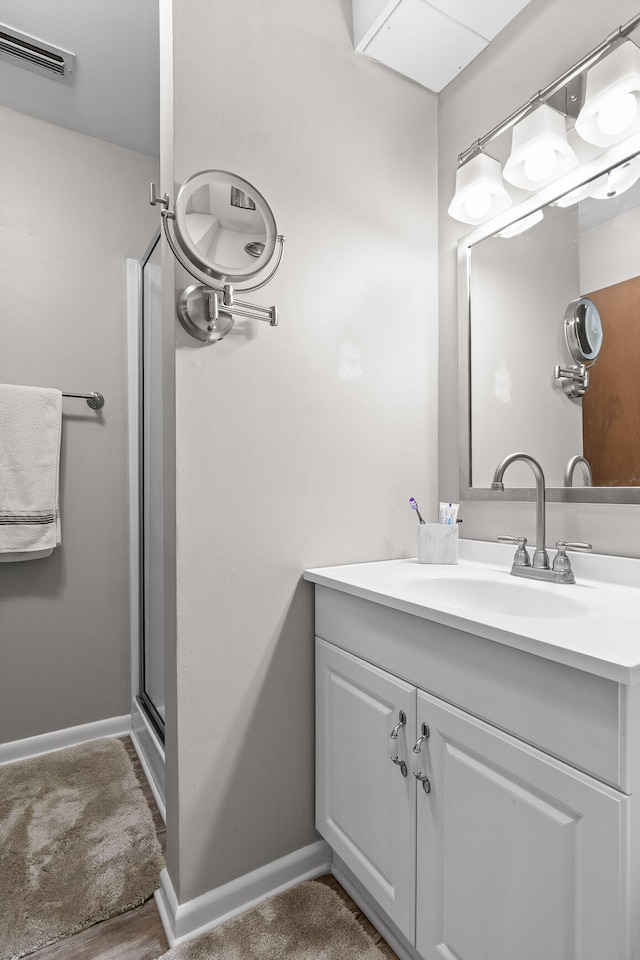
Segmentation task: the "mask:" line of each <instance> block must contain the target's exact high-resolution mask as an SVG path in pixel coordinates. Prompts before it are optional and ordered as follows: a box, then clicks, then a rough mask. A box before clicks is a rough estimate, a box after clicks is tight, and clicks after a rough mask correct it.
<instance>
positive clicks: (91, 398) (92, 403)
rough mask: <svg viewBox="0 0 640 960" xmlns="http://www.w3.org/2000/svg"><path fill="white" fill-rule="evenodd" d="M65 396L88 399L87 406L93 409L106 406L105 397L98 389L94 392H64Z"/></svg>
mask: <svg viewBox="0 0 640 960" xmlns="http://www.w3.org/2000/svg"><path fill="white" fill-rule="evenodd" d="M62 396H63V397H77V398H78V399H80V400H86V401H87V406H89V407H91V409H92V410H101V409H102V408H103V407H104V397H103V396H102V394H101V393H98V391H97V390H94V391H93V393H63V394H62Z"/></svg>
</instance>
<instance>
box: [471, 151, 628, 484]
mask: <svg viewBox="0 0 640 960" xmlns="http://www.w3.org/2000/svg"><path fill="white" fill-rule="evenodd" d="M632 174H633V176H632ZM616 183H618V184H621V187H620V188H619V189H617V188H616V186H615V185H616ZM603 185H604V186H603ZM605 188H606V189H605ZM525 220H526V221H527V223H526V224H525V223H524V221H525ZM523 226H524V227H525V229H521V228H522V227H523ZM526 227H529V229H526ZM518 231H520V232H518ZM639 231H640V136H639V135H637V134H636V135H634V136H633V137H632V138H630V139H629V140H628V141H626V142H625V143H622V144H618V145H617V146H616V147H614V148H611V149H610V150H609V151H607V152H605V153H602V154H601V155H600V156H599V157H597V158H596V159H595V160H592V161H590V162H589V163H588V164H586V165H585V166H583V168H582V169H581V170H580V169H578V170H575V171H573V172H572V173H570V174H568V175H567V176H565V177H564V178H563V179H562V180H561V181H559V182H558V183H557V184H552V185H550V186H547V187H545V188H544V189H541V190H540V191H539V192H538V193H537V194H533V195H532V196H529V197H527V198H526V199H525V200H523V201H522V202H520V203H519V204H517V205H515V206H513V207H511V208H510V209H509V210H508V211H505V212H503V213H501V214H500V215H499V216H498V217H496V218H494V220H493V221H491V222H490V223H488V224H484V225H483V226H481V227H478V228H477V229H475V230H474V231H473V232H472V233H470V234H469V235H468V236H467V237H464V238H463V239H462V240H460V242H459V244H458V266H459V271H458V277H459V301H458V302H459V321H460V327H459V330H460V337H459V346H460V398H461V408H460V409H461V425H460V426H461V430H460V435H461V448H460V471H461V474H460V481H461V492H460V496H461V498H463V499H483V500H491V499H496V498H497V497H498V496H500V497H501V498H502V499H504V498H505V497H506V498H508V499H512V500H531V499H533V496H534V493H533V490H532V489H531V488H530V486H529V484H530V478H529V477H528V476H527V475H526V473H522V474H520V475H519V474H518V471H517V469H515V468H514V472H513V476H512V477H511V478H510V479H511V486H510V487H507V486H505V491H504V493H503V494H496V493H494V492H492V491H491V489H490V488H491V478H492V475H493V471H494V469H495V466H496V464H497V463H499V462H500V460H501V459H502V457H504V456H505V454H507V453H509V451H510V450H514V449H526V450H527V451H529V452H530V453H531V455H532V456H535V457H536V459H537V460H539V462H540V463H542V465H543V467H544V471H545V476H546V477H547V479H548V490H547V495H548V499H549V500H551V501H554V500H555V501H568V502H617V503H640V377H638V365H639V364H640V262H639V261H638V258H637V253H636V250H637V240H636V238H637V236H638V232H639ZM567 304H569V307H567ZM581 304H582V308H581V306H580V305H581ZM588 304H591V305H592V307H593V309H591V308H590V307H588ZM565 311H566V312H567V317H569V314H571V315H572V316H574V321H573V322H572V321H571V317H569V321H567V319H566V317H565ZM580 317H582V320H583V321H584V323H583V324H582V326H580ZM596 318H597V319H596ZM563 319H564V323H563ZM565 335H566V340H565ZM585 336H586V339H585ZM587 341H589V342H587ZM572 348H573V349H572ZM567 350H569V353H570V354H571V356H572V358H573V360H574V361H575V364H573V365H571V364H569V365H567V366H564V365H563V366H559V365H558V361H559V360H560V359H561V358H562V357H563V356H565V355H566V351H567ZM585 351H586V352H585ZM596 356H597V358H598V359H597V363H596V364H595V366H592V364H593V361H594V360H595V357H596ZM580 366H582V368H583V370H584V373H586V374H587V378H586V385H587V386H588V390H586V392H585V390H582V392H580V389H579V386H580V385H579V383H578V384H577V386H578V389H577V390H576V391H575V396H574V397H573V399H572V401H571V402H568V401H567V395H571V390H570V389H569V390H567V389H565V388H566V387H567V385H568V384H567V380H568V377H566V376H565V377H562V374H563V373H564V374H565V375H566V374H567V373H568V372H569V371H570V370H571V369H573V371H574V372H576V371H577V373H578V374H579V373H580V371H579V370H578V368H579V367H580ZM554 374H561V376H560V378H559V379H556V377H555V376H554ZM578 379H579V377H578ZM563 381H564V382H563ZM583 385H584V381H583ZM576 458H578V459H579V460H582V459H583V458H584V459H586V460H587V461H588V463H589V464H590V466H591V468H592V472H593V479H592V483H593V486H588V485H578V484H588V476H587V471H586V470H585V471H573V470H570V471H567V467H568V466H569V464H572V463H575V461H576ZM567 473H569V475H570V476H571V478H572V479H571V481H570V482H571V483H575V484H576V486H565V485H564V484H565V482H566V476H567Z"/></svg>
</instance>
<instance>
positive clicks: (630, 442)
mask: <svg viewBox="0 0 640 960" xmlns="http://www.w3.org/2000/svg"><path fill="white" fill-rule="evenodd" d="M586 296H588V297H589V298H590V299H591V300H593V302H594V303H595V305H596V307H597V308H598V311H599V313H600V317H601V319H602V329H603V340H602V350H601V351H600V355H599V357H598V359H597V362H596V364H595V366H594V367H593V368H592V369H591V370H590V372H589V376H590V385H589V389H588V390H587V392H586V393H585V395H584V397H583V398H582V437H583V452H584V456H585V457H586V458H587V460H588V461H589V463H590V464H591V470H592V472H593V485H594V486H595V487H637V486H640V277H634V278H633V279H632V280H625V281H624V282H622V283H616V284H614V285H613V286H611V287H604V288H603V289H602V290H596V291H595V292H594V293H588V294H586Z"/></svg>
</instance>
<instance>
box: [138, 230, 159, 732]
mask: <svg viewBox="0 0 640 960" xmlns="http://www.w3.org/2000/svg"><path fill="white" fill-rule="evenodd" d="M161 310H162V302H161V274H160V242H159V240H158V241H157V242H156V243H155V245H154V246H153V247H152V249H151V251H150V252H149V254H148V255H147V257H146V259H145V260H144V261H143V263H142V311H141V322H142V330H141V337H140V342H141V346H142V351H141V354H142V355H141V364H140V365H141V370H140V408H141V410H140V413H141V447H142V449H141V451H140V453H141V456H140V520H141V530H140V547H141V550H140V601H141V602H140V619H141V623H140V690H139V696H138V698H139V701H140V703H141V705H142V707H143V708H144V710H145V713H146V714H147V717H148V718H149V720H150V721H151V723H152V724H153V726H154V727H155V729H156V731H157V733H158V734H159V736H160V737H161V739H162V740H164V719H165V700H164V531H163V479H162V447H163V436H162V355H161V346H160V339H161V338H160V336H159V332H160V330H161V323H162V318H161Z"/></svg>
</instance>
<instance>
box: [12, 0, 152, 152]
mask: <svg viewBox="0 0 640 960" xmlns="http://www.w3.org/2000/svg"><path fill="white" fill-rule="evenodd" d="M0 23H2V24H5V25H6V26H9V27H15V29H16V30H20V31H22V32H23V33H28V34H30V35H31V36H35V37H37V38H38V39H39V40H43V41H45V43H51V44H54V45H55V46H58V47H62V48H63V49H65V50H68V51H70V52H71V53H75V55H76V65H75V76H74V82H73V84H72V85H71V86H67V85H66V84H63V83H58V82H56V81H55V80H51V79H49V78H48V77H43V76H39V75H38V74H36V73H31V72H30V71H28V70H25V69H24V68H23V67H21V66H18V65H17V64H13V63H7V62H4V61H0V103H1V104H3V105H4V106H7V107H12V108H13V109H14V110H20V111H21V112H22V113H28V114H31V115H32V116H34V117H39V118H40V119H41V120H48V121H50V122H51V123H56V124H59V125H60V126H62V127H69V128H70V129H71V130H79V131H80V132H81V133H87V134H89V135H90V136H92V137H99V138H100V139H101V140H108V141H110V142H111V143H116V144H118V145H119V146H121V147H128V148H129V149H131V150H137V151H138V152H140V153H146V154H148V155H150V156H154V157H157V156H158V155H159V123H160V87H159V62H158V0H0Z"/></svg>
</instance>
